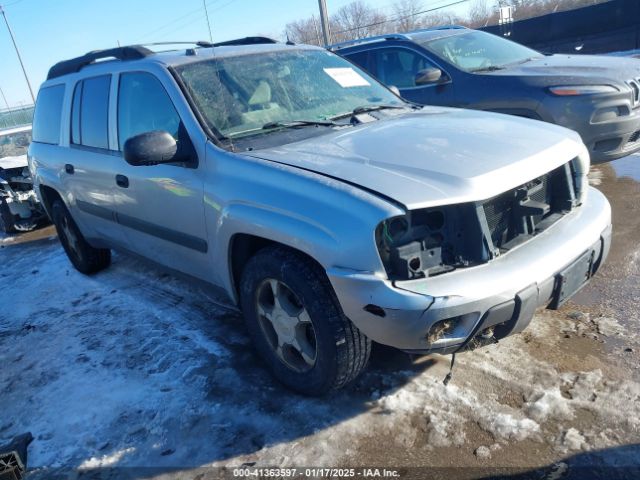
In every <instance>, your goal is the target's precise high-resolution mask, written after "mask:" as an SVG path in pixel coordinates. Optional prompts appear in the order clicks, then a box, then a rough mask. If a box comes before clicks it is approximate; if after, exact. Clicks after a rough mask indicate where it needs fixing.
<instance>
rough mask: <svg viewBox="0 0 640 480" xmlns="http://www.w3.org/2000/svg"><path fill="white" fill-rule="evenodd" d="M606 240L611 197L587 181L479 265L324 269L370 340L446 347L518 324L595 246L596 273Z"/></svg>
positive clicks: (425, 348) (498, 334)
mask: <svg viewBox="0 0 640 480" xmlns="http://www.w3.org/2000/svg"><path fill="white" fill-rule="evenodd" d="M610 242H611V208H610V206H609V202H608V201H607V199H606V198H605V197H604V195H603V194H602V193H600V192H599V191H598V190H595V189H593V188H589V191H588V194H587V197H586V199H585V201H584V203H583V205H582V206H581V207H579V208H577V209H575V210H574V211H572V212H571V213H569V214H567V215H565V216H564V217H563V218H562V219H560V220H559V221H558V222H557V223H556V224H554V225H553V226H551V227H549V228H548V229H547V230H545V231H544V232H542V233H541V234H539V235H538V236H536V237H535V238H534V239H532V240H530V241H529V242H527V243H525V244H523V245H521V246H519V247H517V248H515V249H513V250H512V251H510V252H509V253H507V254H505V255H503V256H501V257H499V258H496V259H494V260H492V261H490V262H488V263H486V264H484V265H480V266H476V267H471V268H465V269H459V270H456V271H453V272H450V273H447V274H443V275H440V276H436V277H431V278H425V279H419V280H411V281H404V282H390V281H388V280H386V279H383V278H380V277H377V276H375V275H373V274H369V273H362V272H352V271H348V270H343V269H331V270H329V271H328V272H327V273H328V275H329V279H330V281H331V283H332V285H333V288H334V290H335V292H336V295H337V296H338V299H339V301H340V304H341V306H342V309H343V311H344V312H345V314H346V315H347V317H349V318H350V319H351V321H352V322H354V324H355V325H356V326H357V327H358V328H359V329H360V330H361V331H362V332H363V333H364V334H365V335H367V336H368V337H369V338H371V339H372V340H374V341H376V342H378V343H382V344H385V345H390V346H392V347H396V348H399V349H402V350H406V351H414V352H439V353H450V352H455V351H457V350H460V349H461V348H464V347H466V346H468V345H469V342H470V340H472V339H473V338H474V337H475V336H476V334H478V333H482V332H483V331H484V330H486V329H487V328H490V327H494V328H493V329H492V330H493V335H492V336H493V337H494V338H498V339H499V338H503V337H505V336H507V335H510V334H513V333H517V332H520V331H522V330H523V329H524V328H525V327H526V326H527V325H528V324H529V322H530V321H531V319H532V317H533V314H534V312H535V310H536V309H537V308H538V307H541V306H547V305H548V304H549V303H550V302H551V301H552V299H553V298H554V293H555V291H556V290H557V287H556V284H557V282H558V278H559V274H560V272H562V271H563V270H564V269H565V268H566V267H567V266H568V265H570V264H572V263H573V262H574V261H575V260H577V259H579V258H581V257H582V256H583V255H584V254H585V253H586V252H593V254H592V256H593V269H592V270H593V272H592V273H595V271H596V270H597V269H598V268H599V267H600V266H601V265H602V263H603V262H604V260H605V259H606V257H607V254H608V252H609V246H610ZM449 319H454V322H453V325H454V326H453V327H452V328H451V330H450V331H448V332H447V333H446V334H445V335H442V336H440V337H439V338H438V339H437V340H434V339H433V338H432V339H431V340H432V341H431V342H429V341H428V339H427V337H428V336H429V333H430V331H431V328H432V327H433V326H434V325H435V324H436V323H438V322H440V321H443V320H449Z"/></svg>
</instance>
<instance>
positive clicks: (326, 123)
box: [262, 120, 338, 130]
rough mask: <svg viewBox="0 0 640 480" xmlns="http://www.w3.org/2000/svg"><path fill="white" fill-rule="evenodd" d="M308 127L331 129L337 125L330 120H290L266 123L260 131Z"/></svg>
mask: <svg viewBox="0 0 640 480" xmlns="http://www.w3.org/2000/svg"><path fill="white" fill-rule="evenodd" d="M309 125H319V126H326V127H333V126H335V125H338V124H337V123H336V122H332V121H330V120H291V121H287V122H267V123H265V124H264V125H262V129H263V130H270V129H272V128H296V127H306V126H309Z"/></svg>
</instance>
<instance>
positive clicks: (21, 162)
mask: <svg viewBox="0 0 640 480" xmlns="http://www.w3.org/2000/svg"><path fill="white" fill-rule="evenodd" d="M27 165H28V162H27V156H26V155H19V156H17V157H2V158H0V168H2V169H3V170H9V169H10V168H20V167H26V166H27Z"/></svg>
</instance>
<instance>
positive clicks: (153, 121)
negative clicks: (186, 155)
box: [118, 72, 180, 150]
mask: <svg viewBox="0 0 640 480" xmlns="http://www.w3.org/2000/svg"><path fill="white" fill-rule="evenodd" d="M154 130H161V131H164V132H168V133H170V134H171V135H172V136H173V138H175V139H176V141H178V136H179V130H180V116H179V115H178V112H177V111H176V109H175V107H174V106H173V103H172V102H171V99H170V98H169V95H168V94H167V92H166V90H165V89H164V87H163V86H162V84H161V83H160V80H158V79H157V78H156V77H154V76H153V75H151V74H150V73H144V72H135V73H124V74H122V75H121V76H120V86H119V93H118V142H119V144H120V150H122V148H123V147H124V143H125V142H126V141H127V140H128V139H129V138H131V137H135V136H136V135H139V134H141V133H146V132H151V131H154Z"/></svg>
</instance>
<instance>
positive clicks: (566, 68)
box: [491, 55, 640, 83]
mask: <svg viewBox="0 0 640 480" xmlns="http://www.w3.org/2000/svg"><path fill="white" fill-rule="evenodd" d="M491 73H492V74H494V75H513V76H540V77H547V76H548V77H554V79H553V81H556V80H557V77H569V78H572V79H576V80H579V79H584V80H589V79H592V80H594V81H597V82H602V81H606V80H609V81H610V82H611V81H615V82H616V83H617V82H624V81H627V80H630V79H632V78H638V77H640V60H638V59H636V58H623V57H615V56H606V55H550V56H546V57H542V58H536V59H534V60H531V61H528V62H525V63H522V64H519V65H515V66H512V67H509V68H506V69H504V70H496V71H495V72H491ZM588 83H591V82H588Z"/></svg>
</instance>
